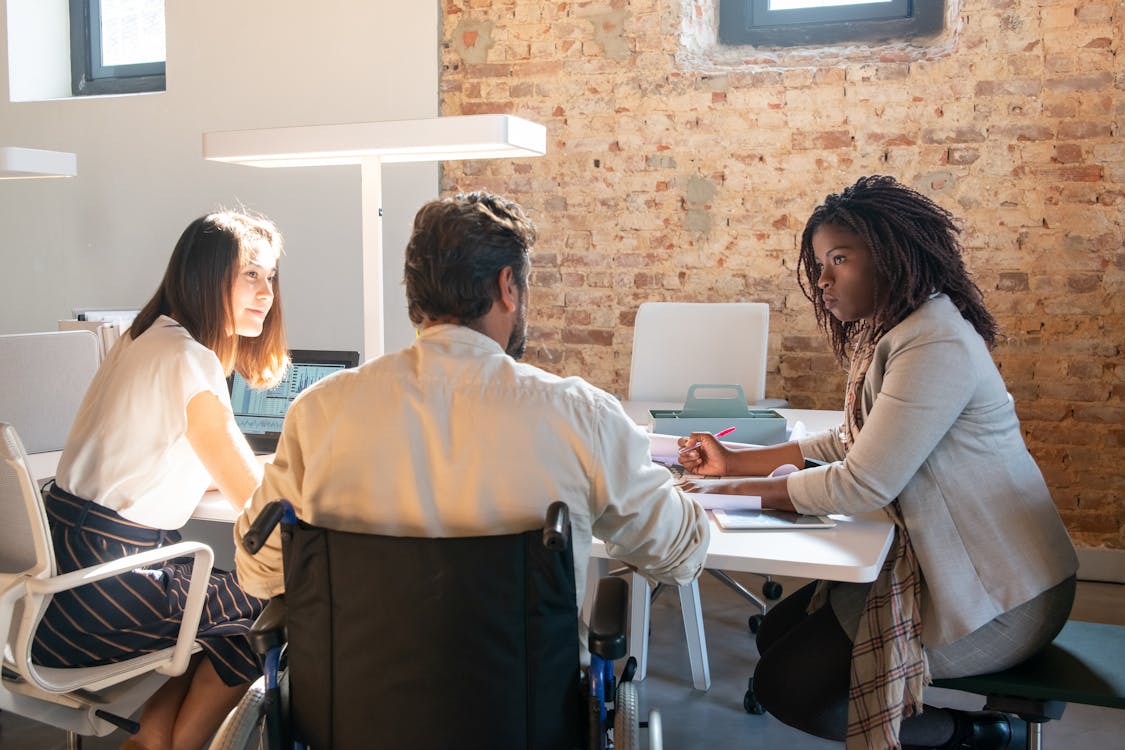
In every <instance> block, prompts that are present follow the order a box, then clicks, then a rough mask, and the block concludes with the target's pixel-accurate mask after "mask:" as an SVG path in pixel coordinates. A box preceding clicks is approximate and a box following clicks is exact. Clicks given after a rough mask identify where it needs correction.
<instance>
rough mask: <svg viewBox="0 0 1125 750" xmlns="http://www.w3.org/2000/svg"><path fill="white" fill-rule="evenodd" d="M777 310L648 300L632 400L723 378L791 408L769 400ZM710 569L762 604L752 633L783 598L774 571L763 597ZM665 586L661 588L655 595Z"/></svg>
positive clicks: (685, 607) (688, 609)
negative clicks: (771, 321) (771, 340)
mask: <svg viewBox="0 0 1125 750" xmlns="http://www.w3.org/2000/svg"><path fill="white" fill-rule="evenodd" d="M769 313H770V308H769V305H768V304H766V303H764V302H644V303H642V304H641V305H640V307H639V308H638V309H637V318H636V322H635V325H634V328H633V356H632V361H631V364H630V368H629V400H630V401H654V402H678V403H681V404H682V403H683V401H684V398H685V397H686V395H687V393H688V389H689V388H690V387H691V386H692V385H695V384H699V383H723V384H733V385H740V386H742V389H743V391H744V392H745V394H746V399H747V401H748V402H749V405H750V406H751V407H754V408H765V409H768V408H783V407H785V406H787V405H788V403H787V402H786V401H784V400H781V399H766V398H765V389H766V352H767V343H768V339H769ZM707 572H708V573H709V574H710V575H712V576H714V577H715V578H717V579H718V580H719V581H721V582H722V583H723V584H725V585H726V586H727V587H729V588H731V589H732V590H733V591H734V592H735V593H737V594H738V595H739V596H741V597H742V598H744V599H746V600H747V601H748V602H750V603H751V604H753V605H754V606H755V607H756V608H757V609H758V610H759V613H757V614H753V615H751V616H750V617H749V618H748V619H747V626H748V627H749V629H750V631H751V632H752V633H756V632H757V631H758V627H759V626H760V625H761V622H762V617H763V616H764V614H765V612H766V610H767V608H768V606H769V605H768V604H767V601H774V600H777V599H779V598H781V595H782V593H783V591H782V586H781V584H780V583H778V582H777V581H774V580H773V579H772V578H770V577H769V576H765V580H764V582H763V584H762V595H763V596H764V597H765V598H764V599H762V598H759V597H758V596H757V595H756V594H754V593H753V592H751V591H750V590H749V589H747V588H746V587H745V586H743V585H742V584H741V583H739V582H738V581H736V580H734V579H733V578H732V577H731V576H730V575H728V574H727V573H726V572H724V571H721V570H713V569H710V568H708V569H707ZM633 586H634V587H644V586H647V583H646V582H645V580H644V579H643V578H642V577H641V576H639V575H636V574H634V575H633ZM681 589H688V590H681V591H680V592H679V593H680V607H681V609H682V611H683V620H684V630H685V633H686V635H687V639H688V642H689V647H690V648H691V649H692V650H693V651H694V652H696V653H694V654H693V659H692V662H693V666H692V669H693V683H694V684H695V687H697V688H699V689H701V690H706V689H707V688H708V687H710V674H709V670H708V668H707V664H706V645H705V637H704V635H703V630H702V627H703V626H702V621H703V615H702V612H701V611H699V606H700V605H699V583H698V582H697V581H693V582H692V583H690V584H687V586H685V587H681ZM661 590H662V589H661V588H660V587H657V589H656V590H655V591H654V592H653V596H656V595H658V594H659V593H660V592H661ZM638 596H639V594H638ZM633 613H634V621H635V622H647V621H648V613H647V605H645V611H643V612H642V611H639V609H638V607H636V606H635V607H634V609H633ZM638 615H639V616H640V617H638ZM642 618H643V619H642ZM636 637H642V638H643V637H646V634H645V633H640V634H638V635H637V636H636ZM637 646H640V647H641V651H640V653H641V654H642V658H641V659H640V664H641V666H640V672H639V675H640V678H641V679H643V677H644V675H645V672H646V666H647V665H646V664H645V659H644V658H643V653H644V650H643V644H638V645H637ZM637 646H634V648H637ZM697 662H698V663H697Z"/></svg>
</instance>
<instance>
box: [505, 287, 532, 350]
mask: <svg viewBox="0 0 1125 750" xmlns="http://www.w3.org/2000/svg"><path fill="white" fill-rule="evenodd" d="M504 351H505V352H506V353H507V354H508V356H509V357H511V358H512V359H516V360H518V359H521V358H522V357H523V355H524V352H526V351H527V297H526V296H525V295H524V293H523V291H522V290H521V291H520V301H519V314H518V315H516V319H515V320H514V321H512V332H511V334H509V335H508V345H507V346H505V347H504Z"/></svg>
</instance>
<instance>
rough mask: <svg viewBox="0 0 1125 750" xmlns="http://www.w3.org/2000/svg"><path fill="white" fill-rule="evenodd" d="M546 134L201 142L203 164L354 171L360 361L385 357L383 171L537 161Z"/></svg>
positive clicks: (498, 122)
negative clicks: (418, 164)
mask: <svg viewBox="0 0 1125 750" xmlns="http://www.w3.org/2000/svg"><path fill="white" fill-rule="evenodd" d="M546 152H547V130H546V128H545V127H543V126H542V125H540V124H538V123H535V122H531V121H529V120H524V119H521V118H519V117H513V116H511V115H461V116H455V117H430V118H426V119H420V120H393V121H386V122H364V123H352V124H341V125H308V126H295V127H284V128H263V129H258V130H231V131H221V132H211V133H204V134H203V158H204V159H207V160H210V161H224V162H231V163H234V164H246V165H249V166H254V167H308V166H324V165H338V164H358V165H359V167H360V190H361V193H362V197H361V210H362V212H363V225H362V230H361V234H362V239H363V318H364V326H363V353H364V357H365V358H367V359H372V358H374V357H378V356H379V355H381V354H382V353H383V347H384V337H383V327H384V326H383V229H382V213H383V212H382V192H383V191H382V164H383V163H384V162H388V163H389V162H410V161H444V160H451V159H497V158H521V157H529V156H542V155H543V154H545V153H546Z"/></svg>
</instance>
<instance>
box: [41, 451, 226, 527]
mask: <svg viewBox="0 0 1125 750" xmlns="http://www.w3.org/2000/svg"><path fill="white" fill-rule="evenodd" d="M61 456H62V451H46V452H43V453H29V454H27V464H28V466H29V467H30V468H31V475H32V476H33V477H34V478H35V481H36V482H37V483H38V484H39V486H43V484H44V483H45V482H47V480H49V479H52V478H54V476H55V469H56V468H57V467H58V465H59V458H60V457H61ZM237 515H238V514H237V513H236V512H235V510H234V506H232V505H231V504H230V501H229V500H227V498H226V495H224V494H222V493H221V492H219V491H218V490H210V491H209V492H205V493H203V497H202V498H200V500H199V505H197V506H196V508H195V512H194V513H192V514H191V517H192V518H193V519H195V520H197V521H225V522H226V523H234V519H235V517H236V516H237Z"/></svg>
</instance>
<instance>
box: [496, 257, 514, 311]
mask: <svg viewBox="0 0 1125 750" xmlns="http://www.w3.org/2000/svg"><path fill="white" fill-rule="evenodd" d="M496 288H497V289H498V290H499V291H500V298H499V300H498V301H499V302H500V305H501V306H502V307H503V308H504V312H509V313H510V312H515V311H516V308H517V307H519V288H518V287H517V285H516V276H515V274H514V273H513V272H512V267H511V266H504V267H503V268H501V269H500V276H499V277H498V278H497V279H496Z"/></svg>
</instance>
